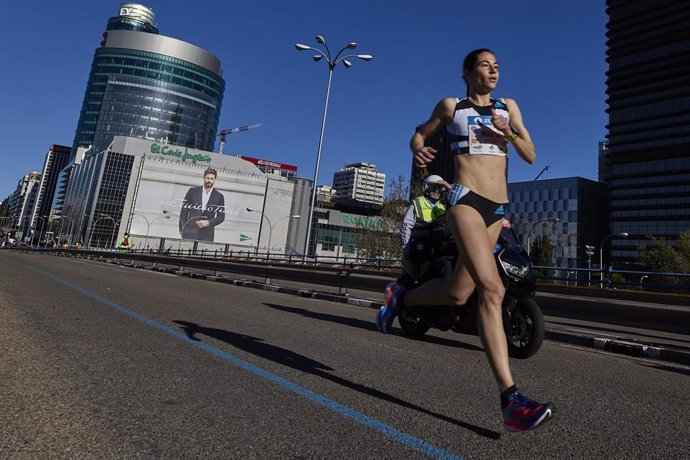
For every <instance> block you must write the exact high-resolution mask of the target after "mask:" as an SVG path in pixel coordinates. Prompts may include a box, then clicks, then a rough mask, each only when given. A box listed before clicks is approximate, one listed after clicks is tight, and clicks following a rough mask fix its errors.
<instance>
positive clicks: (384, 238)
mask: <svg viewBox="0 0 690 460" xmlns="http://www.w3.org/2000/svg"><path fill="white" fill-rule="evenodd" d="M408 194H409V187H408V186H407V185H406V184H405V178H404V177H403V176H398V177H397V178H396V179H393V180H392V181H391V182H390V183H389V184H388V194H387V195H386V196H385V197H384V199H383V205H382V206H381V216H380V217H375V218H366V219H364V218H363V219H360V221H358V222H357V227H358V228H359V241H358V245H357V247H358V250H359V255H360V256H362V257H385V258H390V259H400V258H401V257H402V251H401V250H400V223H401V222H402V220H403V218H404V217H405V212H407V207H408V205H409V202H408V201H407V197H408Z"/></svg>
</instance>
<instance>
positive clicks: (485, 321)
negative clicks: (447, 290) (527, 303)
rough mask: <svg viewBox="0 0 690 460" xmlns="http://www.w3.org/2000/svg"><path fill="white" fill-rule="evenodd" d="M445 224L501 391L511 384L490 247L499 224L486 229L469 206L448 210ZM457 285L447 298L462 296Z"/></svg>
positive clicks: (500, 292) (498, 280) (500, 290)
mask: <svg viewBox="0 0 690 460" xmlns="http://www.w3.org/2000/svg"><path fill="white" fill-rule="evenodd" d="M448 212H449V213H450V217H452V218H451V219H449V223H450V226H451V231H452V232H453V235H454V237H455V238H456V241H458V249H459V251H460V258H461V260H463V262H464V264H463V265H464V267H465V269H466V270H467V271H468V272H469V274H470V275H471V277H472V279H473V280H474V283H475V284H476V285H477V288H478V291H479V305H478V310H477V315H478V329H479V337H480V338H481V341H482V344H483V346H484V351H485V353H486V356H487V358H488V360H489V365H490V366H491V370H492V371H493V373H494V376H495V378H496V383H497V384H498V387H499V390H500V391H503V390H505V389H507V388H509V387H510V386H512V385H513V378H512V375H511V373H510V365H509V362H508V342H507V340H506V336H505V331H504V329H503V311H502V303H503V295H504V293H505V289H504V286H503V281H502V280H501V277H500V276H499V274H498V269H497V268H496V261H495V259H494V256H493V248H494V247H495V246H496V241H498V235H499V234H500V232H501V225H502V221H501V220H499V221H498V222H495V223H494V224H493V225H491V227H489V228H488V229H487V228H486V226H485V224H484V220H483V219H482V218H481V216H480V215H479V213H478V212H477V211H476V210H475V209H473V208H471V207H469V206H464V205H460V206H453V207H452V208H450V209H449V210H448ZM457 281H458V283H453V285H451V296H453V295H454V293H453V289H456V294H455V295H462V293H463V292H464V286H463V285H462V284H461V282H462V279H458V280H457Z"/></svg>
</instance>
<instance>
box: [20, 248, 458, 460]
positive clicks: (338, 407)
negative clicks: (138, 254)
mask: <svg viewBox="0 0 690 460" xmlns="http://www.w3.org/2000/svg"><path fill="white" fill-rule="evenodd" d="M15 263H16V262H15ZM17 265H22V266H23V267H25V268H28V269H29V270H32V271H35V272H37V273H40V274H41V275H43V276H46V277H48V278H50V279H52V280H53V281H56V282H58V283H60V284H62V285H64V286H67V287H68V288H70V289H73V290H75V291H77V292H79V293H81V294H83V295H85V296H86V297H90V298H92V299H93V300H96V301H97V302H100V303H102V304H104V305H107V306H108V307H111V308H114V309H115V310H118V311H120V312H122V313H124V314H126V315H128V316H130V317H132V318H134V319H136V320H139V321H142V322H144V323H146V324H148V325H149V326H152V327H154V328H156V329H158V330H160V331H163V332H165V333H167V334H170V335H173V336H175V337H177V338H179V339H181V340H183V341H185V342H186V343H188V344H189V345H193V346H195V347H197V348H199V349H201V350H204V351H207V352H209V353H211V354H213V355H215V356H217V357H219V358H221V359H222V360H224V361H227V362H229V363H231V364H234V365H235V366H238V367H241V368H242V369H245V370H247V371H249V372H251V373H253V374H255V375H258V376H260V377H263V378H265V379H266V380H269V381H271V382H273V383H276V384H278V385H280V386H282V387H283V388H285V389H287V390H289V391H292V392H293V393H295V394H298V395H300V396H303V397H304V398H307V399H308V400H310V401H312V402H314V403H316V404H318V405H320V406H323V407H325V408H327V409H330V410H332V411H334V412H336V413H338V414H340V415H342V416H343V417H347V418H349V419H352V420H354V421H355V422H357V423H359V424H360V425H364V426H366V427H369V428H371V429H373V430H376V431H378V432H380V433H382V434H384V435H386V436H388V437H390V438H392V439H394V440H396V441H398V442H400V443H402V444H404V445H406V446H408V447H411V448H413V449H416V450H418V451H420V452H422V453H424V454H426V455H428V456H430V457H433V458H439V459H444V460H451V459H453V460H462V457H458V456H457V455H453V454H451V453H450V452H447V451H445V450H443V449H441V448H440V447H436V446H434V445H432V444H429V443H427V442H425V441H422V440H421V439H418V438H415V437H414V436H412V435H409V434H407V433H404V432H402V431H400V430H397V429H395V428H393V427H392V426H390V425H387V424H385V423H383V422H380V421H378V420H376V419H374V418H371V417H369V416H367V415H364V414H362V413H361V412H358V411H356V410H354V409H351V408H349V407H347V406H343V405H342V404H339V403H337V402H335V401H333V400H332V399H329V398H327V397H325V396H322V395H320V394H318V393H315V392H313V391H311V390H308V389H306V388H304V387H303V386H301V385H298V384H296V383H294V382H291V381H289V380H287V379H285V378H283V377H280V376H279V375H276V374H273V373H272V372H269V371H267V370H265V369H263V368H261V367H258V366H255V365H254V364H251V363H249V362H247V361H244V360H243V359H240V358H238V357H237V356H233V355H231V354H229V353H226V352H224V351H222V350H220V349H218V348H215V347H213V346H211V345H208V344H206V343H204V342H197V341H194V340H192V339H190V338H189V337H187V335H186V334H184V333H182V332H180V331H177V330H175V329H173V328H171V327H168V326H165V325H163V324H161V323H159V322H157V321H155V320H153V319H151V318H148V317H146V316H144V315H142V314H140V313H137V312H135V311H133V310H130V309H129V308H127V307H123V306H122V305H119V304H117V303H115V302H112V301H110V300H108V299H106V298H104V297H101V296H99V295H97V294H94V293H93V292H90V291H87V290H86V289H84V288H82V287H79V286H77V285H76V284H72V283H70V282H69V281H67V280H64V279H62V278H58V277H57V276H55V275H52V274H50V273H47V272H44V271H42V270H39V269H37V268H34V267H31V266H27V265H24V264H17Z"/></svg>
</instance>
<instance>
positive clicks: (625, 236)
mask: <svg viewBox="0 0 690 460" xmlns="http://www.w3.org/2000/svg"><path fill="white" fill-rule="evenodd" d="M618 236H622V237H623V238H627V237H628V236H629V235H628V233H627V232H623V233H619V234H618Z"/></svg>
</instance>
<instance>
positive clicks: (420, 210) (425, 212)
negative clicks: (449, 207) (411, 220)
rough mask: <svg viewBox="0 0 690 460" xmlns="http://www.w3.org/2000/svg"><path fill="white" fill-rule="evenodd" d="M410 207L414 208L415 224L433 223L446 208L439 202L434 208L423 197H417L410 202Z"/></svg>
mask: <svg viewBox="0 0 690 460" xmlns="http://www.w3.org/2000/svg"><path fill="white" fill-rule="evenodd" d="M412 205H413V206H414V215H415V217H416V218H417V222H419V221H423V222H433V221H435V220H436V219H438V218H439V216H442V215H443V214H445V212H446V207H445V206H444V205H443V203H441V202H440V201H439V202H438V203H436V206H432V205H431V203H430V202H429V200H427V199H426V198H425V197H423V196H418V197H417V198H415V199H414V200H412Z"/></svg>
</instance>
